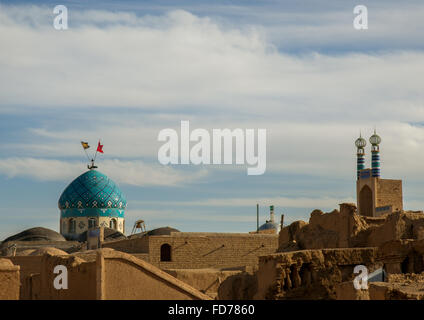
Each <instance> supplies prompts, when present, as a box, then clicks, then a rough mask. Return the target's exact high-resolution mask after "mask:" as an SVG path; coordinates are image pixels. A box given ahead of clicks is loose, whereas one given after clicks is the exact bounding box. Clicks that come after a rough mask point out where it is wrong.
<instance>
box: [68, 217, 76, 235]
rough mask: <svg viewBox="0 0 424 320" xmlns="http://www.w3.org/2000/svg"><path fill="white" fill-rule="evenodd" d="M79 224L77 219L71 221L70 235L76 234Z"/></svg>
mask: <svg viewBox="0 0 424 320" xmlns="http://www.w3.org/2000/svg"><path fill="white" fill-rule="evenodd" d="M76 227H77V222H76V221H75V219H69V233H75V230H76V229H77V228H76Z"/></svg>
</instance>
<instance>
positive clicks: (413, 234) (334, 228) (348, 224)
mask: <svg viewBox="0 0 424 320" xmlns="http://www.w3.org/2000/svg"><path fill="white" fill-rule="evenodd" d="M399 239H424V214H423V213H422V212H409V211H406V212H405V211H401V212H393V213H392V214H389V215H387V216H385V217H364V216H360V215H358V214H357V212H356V206H355V205H354V204H341V205H340V212H339V211H337V210H334V211H333V212H330V213H323V212H322V211H320V210H314V211H313V212H312V213H311V217H310V219H309V223H306V222H303V221H296V222H293V223H292V224H291V225H289V226H286V227H284V228H282V229H281V231H280V234H279V249H278V251H279V252H285V251H293V250H302V249H321V248H346V247H375V246H379V245H381V244H383V243H385V242H387V241H392V240H399Z"/></svg>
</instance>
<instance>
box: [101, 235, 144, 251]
mask: <svg viewBox="0 0 424 320" xmlns="http://www.w3.org/2000/svg"><path fill="white" fill-rule="evenodd" d="M103 248H111V249H115V250H118V251H122V252H127V253H148V252H149V237H148V236H142V237H137V238H133V239H124V240H117V241H109V242H106V243H103Z"/></svg>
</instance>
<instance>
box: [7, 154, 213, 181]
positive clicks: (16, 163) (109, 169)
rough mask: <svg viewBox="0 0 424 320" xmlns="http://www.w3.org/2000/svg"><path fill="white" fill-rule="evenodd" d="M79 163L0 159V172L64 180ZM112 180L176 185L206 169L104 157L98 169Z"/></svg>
mask: <svg viewBox="0 0 424 320" xmlns="http://www.w3.org/2000/svg"><path fill="white" fill-rule="evenodd" d="M83 170H84V166H83V165H82V163H81V162H78V161H75V162H71V161H60V160H53V159H35V158H4V159H0V174H2V175H5V176H7V177H9V178H12V177H16V176H21V177H30V178H34V179H37V180H41V181H64V180H65V181H66V180H71V179H74V178H76V177H77V176H78V175H80V174H82V172H83ZM99 170H101V171H102V172H103V173H105V174H106V175H108V176H109V177H110V178H112V179H113V180H114V181H116V182H118V183H122V184H128V185H134V186H180V185H184V184H186V183H190V182H193V181H195V180H197V179H200V178H203V177H205V176H206V175H207V171H206V170H198V171H195V172H193V171H191V172H183V171H180V170H176V169H174V168H171V167H164V166H160V165H150V164H145V163H143V162H142V161H121V160H116V159H114V160H104V161H102V163H101V168H100V169H99Z"/></svg>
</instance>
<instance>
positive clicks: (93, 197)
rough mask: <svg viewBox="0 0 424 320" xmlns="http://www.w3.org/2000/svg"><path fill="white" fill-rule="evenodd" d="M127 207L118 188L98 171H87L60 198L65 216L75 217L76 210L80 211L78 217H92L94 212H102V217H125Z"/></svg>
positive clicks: (60, 204)
mask: <svg viewBox="0 0 424 320" xmlns="http://www.w3.org/2000/svg"><path fill="white" fill-rule="evenodd" d="M126 206H127V200H126V199H125V196H124V195H123V194H122V192H121V190H120V189H119V188H118V186H117V185H116V184H115V183H114V182H113V181H112V180H111V179H109V178H108V177H107V176H106V175H104V174H103V173H101V172H99V171H96V170H90V171H87V172H85V173H83V174H82V175H80V176H79V177H78V178H76V179H75V180H74V181H72V182H71V184H70V185H69V186H68V187H66V189H65V191H63V193H62V195H61V196H60V198H59V209H60V210H61V212H62V215H63V216H74V215H75V214H74V211H75V210H77V211H79V214H77V215H78V216H81V215H91V214H90V211H91V212H92V211H93V210H95V211H98V210H100V211H101V212H102V213H103V214H101V215H102V216H111V215H112V216H123V213H124V210H125V208H126ZM84 213H86V214H84ZM92 213H93V212H92Z"/></svg>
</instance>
